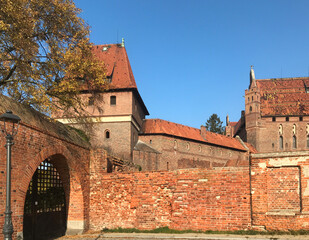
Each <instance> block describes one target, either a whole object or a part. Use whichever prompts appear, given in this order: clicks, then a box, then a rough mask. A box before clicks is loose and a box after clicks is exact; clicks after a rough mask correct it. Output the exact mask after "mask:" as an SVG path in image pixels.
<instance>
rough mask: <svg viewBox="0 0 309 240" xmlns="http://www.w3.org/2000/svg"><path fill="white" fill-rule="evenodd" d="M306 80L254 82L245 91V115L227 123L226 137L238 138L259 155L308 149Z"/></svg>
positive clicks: (252, 72) (251, 79) (252, 71)
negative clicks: (252, 147)
mask: <svg viewBox="0 0 309 240" xmlns="http://www.w3.org/2000/svg"><path fill="white" fill-rule="evenodd" d="M308 87H309V77H299V78H273V79H255V74H254V70H253V68H251V70H250V85H249V88H248V89H247V90H246V91H245V112H243V113H242V117H241V119H240V120H239V121H238V122H237V123H235V122H229V120H228V119H227V127H226V135H228V136H236V135H239V136H240V137H241V138H242V139H243V141H246V142H248V143H250V144H252V145H253V146H254V147H255V148H256V149H257V151H258V152H261V153H266V152H282V151H299V150H308V149H309V95H308V93H309V88H308Z"/></svg>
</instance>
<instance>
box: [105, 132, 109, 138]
mask: <svg viewBox="0 0 309 240" xmlns="http://www.w3.org/2000/svg"><path fill="white" fill-rule="evenodd" d="M105 138H106V139H109V138H110V131H109V130H106V131H105Z"/></svg>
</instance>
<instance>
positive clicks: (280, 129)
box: [279, 124, 283, 135]
mask: <svg viewBox="0 0 309 240" xmlns="http://www.w3.org/2000/svg"><path fill="white" fill-rule="evenodd" d="M282 134H283V127H282V124H280V125H279V135H282Z"/></svg>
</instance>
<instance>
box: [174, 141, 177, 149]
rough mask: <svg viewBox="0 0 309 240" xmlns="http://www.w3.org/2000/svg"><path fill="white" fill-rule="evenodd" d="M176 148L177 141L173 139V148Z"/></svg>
mask: <svg viewBox="0 0 309 240" xmlns="http://www.w3.org/2000/svg"><path fill="white" fill-rule="evenodd" d="M176 148H177V141H176V140H174V149H176Z"/></svg>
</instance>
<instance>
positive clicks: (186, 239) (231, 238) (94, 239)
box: [57, 233, 309, 240]
mask: <svg viewBox="0 0 309 240" xmlns="http://www.w3.org/2000/svg"><path fill="white" fill-rule="evenodd" d="M78 239H79V240H81V239H83V240H106V239H109V240H133V239H137V240H151V239H154V240H169V239H174V240H191V239H195V240H296V239H300V240H304V239H307V240H309V235H306V236H289V235H286V236H283V235H282V236H280V235H278V236H263V235H254V236H252V235H221V234H220V235H214V234H197V233H195V234H148V233H93V234H84V235H75V236H64V237H61V238H58V239H57V240H78Z"/></svg>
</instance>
